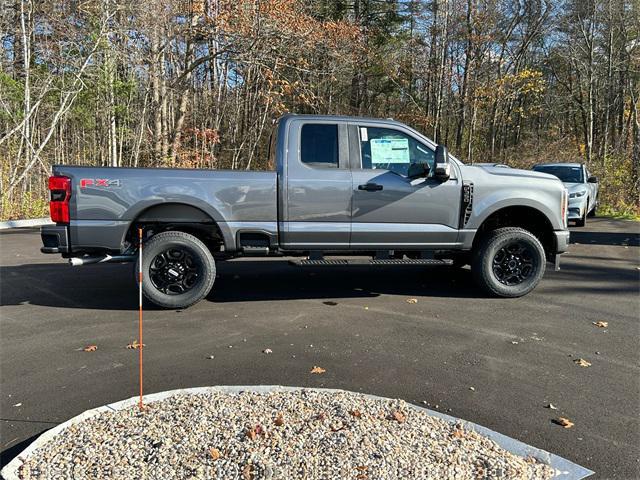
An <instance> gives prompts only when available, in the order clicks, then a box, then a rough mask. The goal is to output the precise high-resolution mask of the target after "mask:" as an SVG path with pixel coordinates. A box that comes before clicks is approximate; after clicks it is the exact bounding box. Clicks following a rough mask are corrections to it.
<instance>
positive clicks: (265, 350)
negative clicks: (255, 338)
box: [262, 348, 273, 355]
mask: <svg viewBox="0 0 640 480" xmlns="http://www.w3.org/2000/svg"><path fill="white" fill-rule="evenodd" d="M262 353H264V354H265V355H269V354H270V353H273V350H271V349H270V348H265V349H264V350H263V351H262Z"/></svg>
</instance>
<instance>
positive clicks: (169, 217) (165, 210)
mask: <svg viewBox="0 0 640 480" xmlns="http://www.w3.org/2000/svg"><path fill="white" fill-rule="evenodd" d="M130 216H131V218H132V220H131V222H130V224H129V228H128V229H127V231H126V232H125V235H124V237H123V244H125V243H126V242H127V241H128V240H131V239H133V238H135V237H136V235H137V228H138V227H143V228H145V229H154V228H155V229H156V231H157V232H160V231H167V230H176V231H182V232H185V233H190V234H192V235H194V236H196V237H198V238H200V239H201V240H203V241H205V243H206V244H207V245H208V246H209V247H210V248H212V247H214V248H215V247H216V245H218V246H219V245H224V247H225V250H228V249H234V248H235V243H234V240H233V235H232V234H231V231H230V229H229V228H228V226H227V224H226V222H225V221H224V220H223V219H222V216H221V215H220V214H219V212H217V211H216V210H215V209H213V208H212V207H211V206H208V208H207V207H204V208H203V206H202V205H194V204H193V203H191V202H184V201H170V202H162V203H157V202H156V203H150V204H146V205H138V206H137V208H135V209H132V211H131V212H130ZM214 248H212V249H214Z"/></svg>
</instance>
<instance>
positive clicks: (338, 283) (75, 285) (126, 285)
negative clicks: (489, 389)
mask: <svg viewBox="0 0 640 480" xmlns="http://www.w3.org/2000/svg"><path fill="white" fill-rule="evenodd" d="M217 265H218V276H217V278H216V283H215V284H214V287H213V290H212V292H211V293H210V294H209V296H208V299H207V300H209V301H211V302H214V303H217V302H220V303H227V302H247V301H271V300H272V301H276V300H295V299H324V298H326V299H329V298H368V297H376V296H379V295H386V294H389V295H408V296H423V297H429V296H433V297H466V298H481V297H483V296H484V295H483V293H482V292H481V291H480V290H479V289H478V288H476V286H475V284H474V283H473V281H472V278H471V271H470V270H469V269H456V268H453V267H420V266H346V267H343V266H329V267H296V266H292V265H290V264H289V263H288V261H287V260H285V259H279V258H278V259H259V260H235V261H227V262H218V264H217ZM0 278H2V289H1V290H0V305H2V306H8V305H22V304H31V305H41V306H47V307H59V308H80V309H96V310H136V309H137V308H138V290H137V286H136V283H135V280H134V275H133V267H132V266H131V265H130V264H129V265H127V264H122V265H118V264H114V265H87V266H84V267H79V268H77V269H73V270H71V267H69V266H67V265H63V264H25V265H18V266H7V267H0ZM145 308H147V309H155V308H156V307H154V306H153V305H151V304H149V305H146V306H145Z"/></svg>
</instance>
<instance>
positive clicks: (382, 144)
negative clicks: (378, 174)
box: [360, 127, 435, 177]
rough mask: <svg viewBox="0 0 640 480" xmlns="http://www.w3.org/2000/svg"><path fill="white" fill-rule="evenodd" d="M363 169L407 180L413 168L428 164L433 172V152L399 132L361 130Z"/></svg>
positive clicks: (376, 129) (383, 129)
mask: <svg viewBox="0 0 640 480" xmlns="http://www.w3.org/2000/svg"><path fill="white" fill-rule="evenodd" d="M360 151H361V157H362V168H363V169H372V170H378V169H383V170H388V171H390V172H394V173H397V174H398V175H402V176H404V177H407V176H408V174H409V168H410V167H411V165H412V164H416V163H419V164H426V165H428V166H429V169H430V170H433V166H434V162H435V154H434V152H433V150H431V149H430V148H428V147H427V146H425V145H423V144H422V143H420V142H418V141H417V140H415V139H414V138H413V137H411V136H409V135H406V134H405V133H403V132H400V131H398V130H393V129H391V128H378V127H360Z"/></svg>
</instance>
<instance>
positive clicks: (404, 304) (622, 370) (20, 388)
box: [0, 219, 640, 479]
mask: <svg viewBox="0 0 640 480" xmlns="http://www.w3.org/2000/svg"><path fill="white" fill-rule="evenodd" d="M639 232H640V224H639V223H637V222H627V221H616V220H608V219H594V220H591V221H590V222H589V223H588V224H587V226H586V227H585V228H579V229H573V232H572V243H573V244H572V246H571V249H570V252H569V253H568V254H567V255H563V257H562V269H561V270H560V271H559V272H555V271H552V270H551V269H550V270H548V271H547V273H546V275H545V278H544V280H543V281H542V283H541V284H540V285H539V286H538V288H537V289H536V290H535V291H534V292H533V293H531V294H529V295H527V296H526V297H523V298H520V299H497V298H486V297H485V296H484V295H483V294H482V293H481V292H480V291H479V290H478V289H477V288H476V287H475V286H474V284H473V282H472V279H471V272H470V270H468V268H465V269H460V270H457V269H454V268H426V267H418V266H384V267H382V266H381V267H365V266H362V267H360V266H346V267H345V266H330V267H295V266H291V265H289V264H288V262H287V260H286V259H281V258H277V259H259V260H258V259H255V260H251V259H242V260H234V261H230V262H220V263H219V264H218V275H219V276H218V278H217V280H216V284H215V285H214V288H213V291H212V293H211V294H210V295H209V298H208V299H207V300H205V301H202V302H200V303H199V304H197V305H195V306H193V307H191V308H189V309H187V310H183V311H173V310H169V311H166V310H157V309H149V310H147V312H146V314H145V324H144V325H145V335H144V341H145V344H146V348H145V350H144V352H145V388H146V391H147V392H148V393H152V392H159V391H163V390H171V389H176V388H184V387H194V386H204V385H258V384H262V385H272V384H274V385H275V384H279V385H298V386H313V387H330V388H342V389H346V390H352V391H356V392H358V391H360V392H366V393H371V394H375V395H381V396H386V397H397V398H402V399H404V400H406V401H408V402H413V403H416V404H420V405H423V406H428V407H429V408H431V409H434V410H439V411H442V412H445V413H449V414H450V415H454V416H457V417H461V418H463V419H466V420H469V421H472V422H476V423H479V424H481V425H484V426H486V427H488V428H491V429H493V430H496V431H499V432H501V433H504V434H506V435H509V436H511V437H514V438H516V439H518V440H521V441H524V442H527V443H529V444H531V445H534V446H536V447H539V448H543V449H546V450H548V451H550V452H553V453H555V454H558V455H561V456H563V457H566V458H567V459H569V460H571V461H574V462H576V463H579V464H581V465H583V466H585V467H587V468H590V469H592V470H594V471H596V476H595V478H624V479H629V478H640V461H639V459H640V349H639V348H638V346H639V341H640V318H639V315H640V313H639V312H640V299H639V295H638V294H639V293H640V290H639V288H640V287H639V285H640V282H639V275H640V246H639V245H640V242H639V240H640V233H639ZM39 248H40V238H39V233H38V231H37V230H35V229H21V230H11V231H7V232H4V233H0V251H1V254H0V256H1V258H0V264H1V267H0V281H1V283H0V289H1V291H0V297H1V304H2V307H1V309H0V360H1V363H0V365H1V366H0V368H1V370H0V392H1V393H0V417H1V422H0V437H1V445H0V449H1V450H2V451H3V453H2V464H3V465H4V464H5V463H6V462H7V461H8V460H10V459H11V458H12V457H13V456H15V455H16V454H17V453H19V452H20V451H21V450H22V449H23V448H25V447H26V446H27V445H28V444H29V443H30V442H31V441H32V440H33V439H34V438H35V436H37V435H38V434H40V433H41V432H43V431H45V430H47V429H48V428H51V427H52V426H54V425H56V424H58V423H60V422H63V421H65V420H66V419H68V418H70V417H72V416H74V415H77V414H79V413H81V412H82V411H84V410H86V409H89V408H93V407H96V406H99V405H103V404H106V403H111V402H115V401H117V400H121V399H124V398H128V397H131V396H134V395H136V394H137V388H138V387H137V373H138V366H137V353H136V351H135V350H130V349H127V348H126V346H127V344H129V343H130V342H131V341H132V340H134V339H135V338H137V302H138V293H137V289H136V285H135V282H134V277H133V267H132V265H130V264H129V265H126V264H124V265H90V266H85V267H77V268H72V267H69V266H68V265H67V264H66V263H65V261H63V260H62V259H60V258H59V257H58V256H55V255H43V254H41V253H40V252H39ZM549 268H550V266H549ZM412 299H415V300H417V302H414V301H413V300H412ZM408 300H410V301H408ZM594 322H607V323H608V326H607V327H605V328H602V327H598V326H596V325H594ZM87 345H97V347H98V349H97V350H96V351H95V352H84V351H82V348H83V347H85V346H87ZM265 349H271V350H272V353H270V354H265V353H263V351H264V350H265ZM210 357H213V358H210ZM581 358H582V359H585V360H587V361H588V362H589V363H591V366H589V367H580V366H579V365H578V364H577V363H575V362H574V360H579V359H581ZM313 366H320V367H322V368H324V369H326V373H324V374H322V375H312V374H310V373H309V371H310V370H311V368H312V367H313ZM549 403H551V404H553V405H554V406H556V407H557V410H551V409H549V408H545V407H546V406H548V404H549ZM559 416H563V417H567V418H569V419H570V420H571V421H572V422H574V423H575V426H574V427H573V428H571V429H564V428H562V427H560V426H558V425H555V424H553V423H552V419H553V418H556V417H559Z"/></svg>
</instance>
